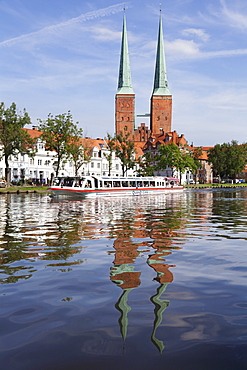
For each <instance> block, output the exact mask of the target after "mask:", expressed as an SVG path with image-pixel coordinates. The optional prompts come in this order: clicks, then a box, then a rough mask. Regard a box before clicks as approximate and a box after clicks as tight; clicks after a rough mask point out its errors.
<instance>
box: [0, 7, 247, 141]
mask: <svg viewBox="0 0 247 370" xmlns="http://www.w3.org/2000/svg"><path fill="white" fill-rule="evenodd" d="M124 7H125V13H126V19H127V31H128V44H129V54H130V65H131V76H132V86H133V90H134V92H135V97H136V98H135V99H136V114H144V113H149V110H150V97H151V94H152V90H153V82H154V68H155V57H156V45H157V37H158V23H159V14H160V9H161V13H162V17H163V34H164V43H165V54H166V68H167V77H168V85H169V89H170V92H171V94H172V97H173V120H172V130H176V131H177V133H178V134H179V135H181V134H184V135H185V138H186V139H187V141H188V143H189V144H192V143H193V145H194V146H214V145H215V144H221V143H223V142H231V141H232V140H237V141H238V142H239V143H243V142H246V141H247V60H246V57H247V37H246V33H247V2H246V0H167V1H165V2H163V3H160V2H158V1H157V2H156V1H154V0H132V1H126V2H125V3H121V2H117V1H112V0H97V1H93V0H92V1H85V0H70V1H67V0H66V1H65V0H49V1H48V0H35V1H34V0H11V1H9V0H0V101H3V102H4V103H5V107H8V106H9V105H10V104H11V103H12V102H15V103H16V105H17V108H18V110H19V111H20V112H22V111H23V109H24V108H25V109H26V110H27V112H28V113H29V115H30V117H31V119H32V125H38V119H41V120H46V119H47V117H48V114H49V113H51V114H52V115H54V116H55V115H58V114H62V113H66V112H68V111H70V112H71V114H72V116H73V121H74V122H78V126H79V127H81V128H82V129H83V133H84V136H89V137H91V138H98V137H100V138H103V137H105V136H106V134H107V133H110V134H111V135H113V134H114V130H115V94H116V92H117V83H118V73H119V60H120V46H121V33H122V23H123V8H124ZM141 122H145V123H147V124H149V120H148V119H147V118H140V117H138V118H136V126H138V125H140V124H141ZM29 127H31V126H29Z"/></svg>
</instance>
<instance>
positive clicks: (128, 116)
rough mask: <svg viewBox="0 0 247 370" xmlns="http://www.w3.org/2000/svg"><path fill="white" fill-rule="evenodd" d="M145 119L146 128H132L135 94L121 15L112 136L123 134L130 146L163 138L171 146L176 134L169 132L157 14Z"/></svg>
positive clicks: (168, 99) (169, 100) (168, 100)
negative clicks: (153, 69) (149, 92)
mask: <svg viewBox="0 0 247 370" xmlns="http://www.w3.org/2000/svg"><path fill="white" fill-rule="evenodd" d="M149 116H150V125H149V127H147V126H146V125H145V124H144V123H141V126H139V127H138V128H135V93H134V91H133V88H132V83H131V70H130V60H129V52H128V40H127V29H126V16H125V14H124V19H123V31H122V43H121V55H120V66H119V78H118V89H117V93H116V98H115V133H116V134H117V135H118V134H120V132H122V133H124V134H127V135H129V138H130V139H132V140H133V141H134V142H136V143H137V142H139V143H140V142H141V143H143V145H144V144H145V143H147V141H148V140H150V138H152V139H153V140H152V141H153V142H154V141H156V139H157V138H160V139H161V138H163V139H164V140H165V141H171V139H173V140H172V141H173V142H174V139H175V137H176V139H177V138H178V135H177V134H176V132H175V131H174V132H172V131H171V126H172V95H171V93H170V90H169V87H168V80H167V72H166V62H165V49H164V39H163V30H162V16H161V14H160V19H159V32H158V43H157V52H156V66H155V76H154V85H153V91H152V95H151V101H150V114H149ZM182 138H183V142H184V144H186V143H187V142H186V140H185V139H184V137H182ZM167 139H168V140H167ZM162 141H163V140H162ZM175 141H176V140H175Z"/></svg>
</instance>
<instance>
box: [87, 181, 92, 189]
mask: <svg viewBox="0 0 247 370" xmlns="http://www.w3.org/2000/svg"><path fill="white" fill-rule="evenodd" d="M91 187H92V181H91V180H87V181H86V184H85V188H91Z"/></svg>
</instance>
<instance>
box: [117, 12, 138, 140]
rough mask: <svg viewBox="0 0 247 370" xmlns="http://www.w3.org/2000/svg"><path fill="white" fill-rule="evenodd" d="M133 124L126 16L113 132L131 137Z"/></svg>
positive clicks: (133, 112) (133, 108)
mask: <svg viewBox="0 0 247 370" xmlns="http://www.w3.org/2000/svg"><path fill="white" fill-rule="evenodd" d="M134 126H135V94H134V91H133V89H132V84H131V73H130V61H129V51H128V40H127V29H126V17H125V13H124V18H123V33H122V45H121V55H120V67H119V78H118V90H117V93H116V98H115V132H116V134H117V135H118V134H120V132H122V133H123V134H130V136H129V138H130V139H132V138H133V134H134Z"/></svg>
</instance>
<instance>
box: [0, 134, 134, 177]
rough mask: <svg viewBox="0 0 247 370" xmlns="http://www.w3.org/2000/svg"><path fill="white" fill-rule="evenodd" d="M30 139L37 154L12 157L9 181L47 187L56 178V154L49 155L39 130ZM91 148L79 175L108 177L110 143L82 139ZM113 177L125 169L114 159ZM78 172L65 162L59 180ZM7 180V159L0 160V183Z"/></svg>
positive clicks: (70, 162)
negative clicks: (34, 144) (3, 179)
mask: <svg viewBox="0 0 247 370" xmlns="http://www.w3.org/2000/svg"><path fill="white" fill-rule="evenodd" d="M27 131H28V133H29V134H30V136H31V137H33V138H36V150H37V152H36V154H35V156H34V157H33V158H31V157H29V156H28V155H27V154H22V153H19V154H17V155H16V156H11V158H10V160H9V167H10V181H11V182H16V183H18V182H19V181H21V180H25V181H28V182H30V183H31V182H32V183H43V184H47V183H49V181H50V180H51V178H52V177H54V176H55V165H54V164H55V162H56V152H55V151H48V150H46V148H45V143H44V142H42V141H41V139H40V138H39V136H40V134H41V133H40V131H38V130H37V129H36V128H33V129H32V130H31V129H27ZM83 140H84V141H85V143H86V145H87V148H90V156H91V158H90V160H89V161H88V162H85V163H84V164H83V165H82V166H81V168H80V169H79V171H78V175H79V176H82V175H96V176H104V175H105V176H107V175H108V173H109V163H108V160H107V159H106V155H107V154H109V150H108V147H107V143H106V141H105V140H104V139H90V138H85V139H83ZM136 171H137V167H134V168H133V169H131V170H128V173H127V174H128V175H129V176H135V175H136ZM110 173H111V176H121V175H122V166H121V161H120V159H119V158H117V157H116V156H115V153H113V155H112V168H111V171H110ZM74 175H75V169H74V165H73V162H72V161H66V162H64V163H63V164H62V166H61V169H60V171H59V176H74ZM4 176H5V162H4V158H2V160H0V180H1V179H2V178H4Z"/></svg>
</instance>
